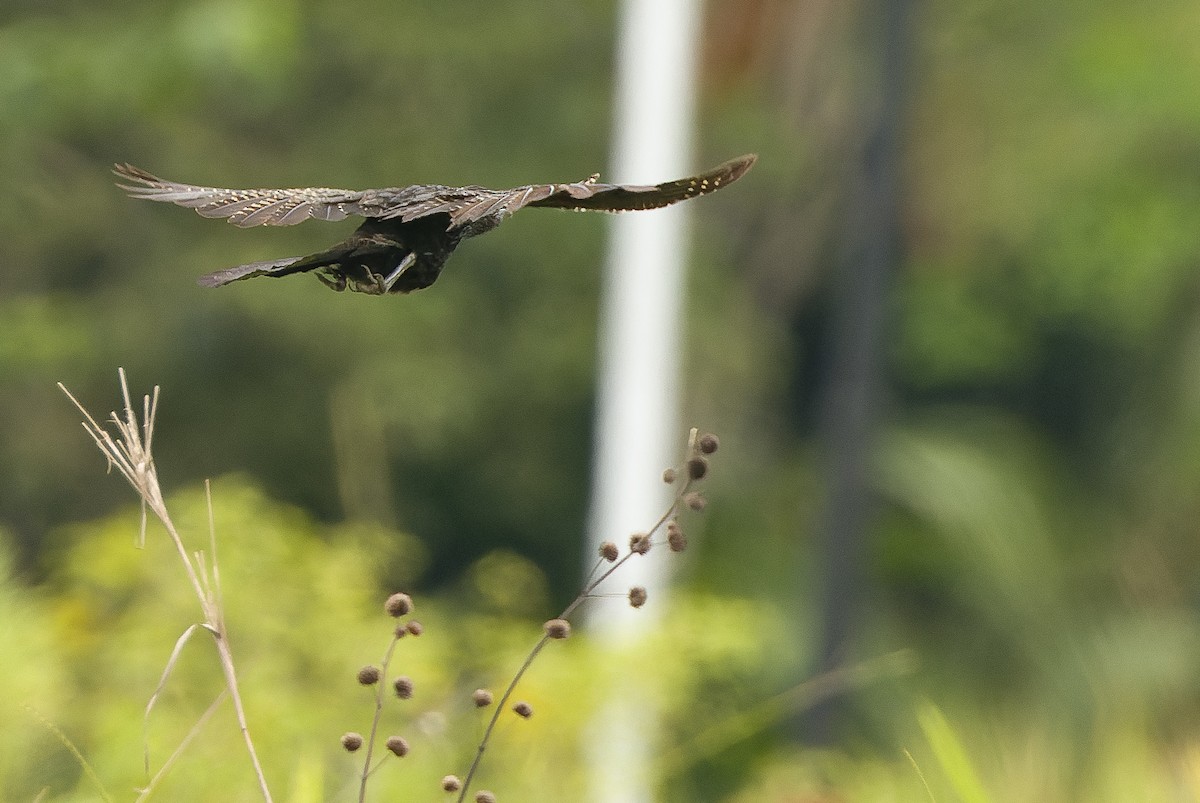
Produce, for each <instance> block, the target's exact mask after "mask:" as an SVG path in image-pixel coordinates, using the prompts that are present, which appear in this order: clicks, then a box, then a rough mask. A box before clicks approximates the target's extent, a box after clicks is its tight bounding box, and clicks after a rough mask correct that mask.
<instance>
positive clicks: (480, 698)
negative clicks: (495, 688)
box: [471, 689, 494, 708]
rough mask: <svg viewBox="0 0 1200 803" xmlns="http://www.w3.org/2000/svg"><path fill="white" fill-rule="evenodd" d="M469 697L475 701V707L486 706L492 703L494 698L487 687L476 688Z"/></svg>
mask: <svg viewBox="0 0 1200 803" xmlns="http://www.w3.org/2000/svg"><path fill="white" fill-rule="evenodd" d="M471 699H472V700H474V701H475V707H476V708H487V707H488V706H489V705H491V704H492V700H493V699H494V698H493V696H492V693H491V692H490V691H489V690H487V689H476V690H475V693H474V694H472V695H471Z"/></svg>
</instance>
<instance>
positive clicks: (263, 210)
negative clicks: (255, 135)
mask: <svg viewBox="0 0 1200 803" xmlns="http://www.w3.org/2000/svg"><path fill="white" fill-rule="evenodd" d="M113 172H114V173H115V174H117V175H118V176H120V177H121V178H122V179H125V180H126V181H127V182H129V183H128V184H118V186H119V187H120V188H121V189H123V190H125V191H126V192H127V193H129V194H130V195H131V196H132V197H134V198H143V199H145V200H147V201H162V202H164V203H173V204H176V205H178V206H185V207H188V208H190V209H195V210H196V212H197V213H199V214H200V215H201V216H203V217H210V218H221V217H223V218H229V222H230V223H232V224H234V225H235V226H241V227H243V228H246V227H250V226H292V225H295V224H296V223H301V222H303V221H305V220H307V219H309V218H315V219H317V220H343V219H345V218H346V217H347V216H349V215H363V216H365V217H371V216H374V214H375V213H377V212H378V211H379V207H378V204H377V201H376V198H375V193H374V191H372V190H366V191H356V190H339V189H332V188H328V187H307V188H295V189H280V190H272V189H255V190H232V189H224V188H221V187H200V186H196V185H193V184H178V183H176V182H174V181H167V180H165V179H161V178H159V177H158V176H155V175H153V174H152V173H147V172H146V171H145V170H142V169H141V168H138V167H134V166H133V165H130V164H118V165H116V166H115V167H114V168H113Z"/></svg>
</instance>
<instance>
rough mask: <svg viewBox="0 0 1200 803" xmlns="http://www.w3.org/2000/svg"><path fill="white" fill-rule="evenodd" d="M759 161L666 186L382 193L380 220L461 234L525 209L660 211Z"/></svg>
mask: <svg viewBox="0 0 1200 803" xmlns="http://www.w3.org/2000/svg"><path fill="white" fill-rule="evenodd" d="M757 159H758V156H757V155H755V154H752V153H750V154H746V155H745V156H739V157H738V158H736V159H730V160H729V161H728V162H725V163H724V164H721V165H718V166H717V167H714V168H713V169H712V170H708V171H706V172H704V173H701V174H699V175H696V176H691V177H689V178H681V179H678V180H676V181H668V182H666V183H664V184H650V185H636V184H602V183H600V180H599V178H600V177H599V175H595V176H592V177H590V178H587V179H584V180H583V181H576V182H574V183H571V184H529V185H526V186H524V187H514V188H513V189H511V190H490V189H487V188H486V187H439V186H416V187H406V188H404V189H403V190H388V191H383V190H381V191H380V192H391V193H394V195H393V197H392V198H389V199H388V203H387V204H386V208H385V210H384V211H383V212H382V213H381V214H380V215H379V217H383V218H399V219H400V220H403V221H405V222H407V221H410V220H415V219H417V218H420V217H425V216H427V215H434V214H446V215H449V216H450V226H451V228H460V227H464V226H468V225H470V224H472V223H475V222H476V221H480V220H486V219H489V218H495V217H496V216H497V215H499V216H501V217H504V216H507V215H511V214H512V213H514V212H516V211H517V210H518V209H521V208H522V207H526V206H544V207H553V208H558V209H574V210H580V211H582V210H589V209H593V210H598V211H602V212H632V211H636V210H641V209H658V208H659V207H663V206H670V205H671V204H674V203H678V202H680V201H686V200H687V199H688V198H695V197H697V196H699V195H706V194H708V193H710V192H716V191H717V190H719V189H721V188H722V187H725V186H727V185H729V184H732V183H733V182H735V181H737V180H738V179H739V178H741V177H742V176H743V175H745V174H746V171H747V170H749V169H750V168H751V167H752V166H753V165H754V162H755V161H757Z"/></svg>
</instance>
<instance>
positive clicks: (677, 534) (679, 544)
mask: <svg viewBox="0 0 1200 803" xmlns="http://www.w3.org/2000/svg"><path fill="white" fill-rule="evenodd" d="M667 546H669V547H670V548H671V551H672V552H682V551H683V550H685V549H687V536H686V535H685V534H684V532H683V529H682V528H681V527H680V526H679V522H677V521H675V520H674V519H672V520H671V521H669V522H667Z"/></svg>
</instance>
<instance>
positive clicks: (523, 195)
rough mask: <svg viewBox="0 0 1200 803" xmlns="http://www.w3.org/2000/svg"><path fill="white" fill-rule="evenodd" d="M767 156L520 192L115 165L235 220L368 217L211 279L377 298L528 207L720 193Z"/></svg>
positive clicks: (604, 207)
mask: <svg viewBox="0 0 1200 803" xmlns="http://www.w3.org/2000/svg"><path fill="white" fill-rule="evenodd" d="M756 158H757V157H756V156H755V155H754V154H748V155H746V156H741V157H739V158H737V159H732V160H730V161H728V162H726V163H725V164H723V165H720V166H718V167H714V168H713V169H712V170H709V171H708V172H706V173H701V174H700V175H698V176H693V177H691V178H683V179H679V180H678V181H669V182H667V183H665V184H655V185H652V186H637V185H626V184H601V183H600V176H599V174H596V175H594V176H591V177H590V178H588V179H585V180H584V181H576V182H574V183H571V184H529V185H526V186H524V187H515V188H513V189H511V190H489V189H487V188H486V187H474V186H471V187H443V186H441V185H440V184H418V185H415V186H412V187H390V188H388V189H382V190H337V189H329V188H327V187H310V188H305V189H289V190H266V189H263V190H226V189H220V188H218V187H197V186H193V185H191V184H176V183H175V182H173V181H165V180H163V179H161V178H158V177H157V176H154V175H151V174H150V173H147V172H146V171H145V170H141V169H140V168H137V167H134V166H133V165H129V164H119V165H116V167H115V168H114V170H113V172H114V173H116V174H117V175H118V176H120V177H121V178H122V179H124V180H126V181H127V182H129V183H128V184H118V186H119V187H121V189H123V190H125V191H126V192H128V193H129V194H130V195H131V196H133V197H134V198H145V199H147V200H150V201H166V202H169V203H173V204H177V205H179V206H186V207H190V208H192V209H195V210H196V211H197V212H198V213H200V215H202V216H203V217H223V218H228V219H229V222H230V223H232V224H234V225H235V226H241V227H243V228H246V227H250V226H292V225H295V224H296V223H300V222H302V221H305V220H307V219H308V218H310V217H312V218H317V219H318V220H343V219H345V218H346V217H347V216H349V215H359V216H361V217H364V218H366V221H364V222H363V224H362V225H361V226H359V227H358V228H357V229H356V230H355V231H354V233H353V234H351V235H350V236H349V237H348V238H347V239H346V240H345V241H343V242H341V243H338V244H337V245H335V246H334V247H333V248H330V249H329V250H327V251H321V252H320V253H317V254H310V255H309V256H303V257H289V258H287V259H273V260H267V261H265V262H252V263H250V264H249V265H239V266H238V267H236V268H228V269H226V270H220V271H217V272H216V273H210V274H208V275H207V276H204V277H201V279H200V284H202V285H205V286H206V287H220V286H221V285H224V284H229V283H230V282H234V281H237V280H239V279H249V278H250V277H252V276H287V275H288V274H291V273H301V272H304V271H316V275H317V278H319V279H320V280H321V281H322V282H324V283H325V284H326V285H328V286H329V287H332V288H333V289H334V290H345V289H346V288H350V289H351V290H357V291H359V292H363V293H371V294H373V295H382V294H383V293H408V292H411V291H413V290H420V289H422V288H425V287H428V286H429V285H431V284H433V283H434V282H435V281H436V280H437V277H438V274H440V273H441V272H442V265H444V264H445V262H446V259H447V258H448V257H449V256H450V254H451V252H453V251H454V249H455V248H456V247H457V246H458V244H459V242H461V241H462V239H463V238H464V237H474V236H475V235H477V234H483V233H484V232H485V231H491V230H492V229H494V228H495V227H496V226H498V225H500V223H501V221H503V220H504V218H506V217H508V216H509V215H511V214H512V213H513V212H516V211H517V210H518V209H521V208H522V207H525V206H547V207H553V208H556V209H574V210H580V211H582V210H589V209H594V210H598V211H602V212H625V211H633V210H638V209H657V208H658V207H662V206H669V205H670V204H674V203H678V202H679V201H686V200H687V199H688V198H694V197H696V196H697V195H705V194H707V193H710V192H715V191H716V190H719V189H721V188H722V187H724V186H726V185H728V184H731V183H733V182H734V181H737V180H738V179H739V178H741V177H742V176H743V175H744V174H745V173H746V171H747V170H749V169H750V167H751V165H753V164H754V161H755V159H756Z"/></svg>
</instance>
